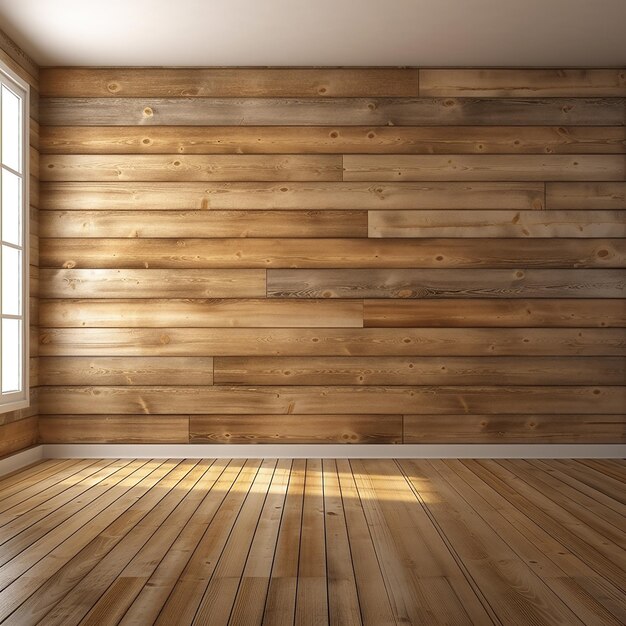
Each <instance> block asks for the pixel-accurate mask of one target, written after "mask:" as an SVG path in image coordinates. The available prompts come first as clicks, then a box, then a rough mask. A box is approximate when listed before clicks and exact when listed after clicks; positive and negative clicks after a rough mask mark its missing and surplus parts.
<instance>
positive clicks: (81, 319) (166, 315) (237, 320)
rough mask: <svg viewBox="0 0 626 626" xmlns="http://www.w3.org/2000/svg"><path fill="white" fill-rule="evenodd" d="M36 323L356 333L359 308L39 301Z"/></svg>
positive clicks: (255, 302)
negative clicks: (300, 329)
mask: <svg viewBox="0 0 626 626" xmlns="http://www.w3.org/2000/svg"><path fill="white" fill-rule="evenodd" d="M39 320H40V323H41V324H42V325H43V326H48V327H56V328H62V327H75V328H84V327H89V328H97V327H103V328H106V327H136V326H140V327H166V328H167V327H178V328H185V327H189V328H202V327H209V328H219V327H225V328H231V327H232V328H235V327H244V328H246V327H248V328H263V327H266V328H275V327H284V328H326V327H328V328H344V327H345V328H360V327H362V326H363V303H362V302H359V301H355V300H344V301H337V300H332V301H331V300H306V301H304V300H298V301H296V300H292V299H285V300H277V299H274V298H272V299H260V298H258V299H254V298H250V299H239V298H229V299H194V300H189V299H185V300H175V299H166V300H155V299H150V300H115V299H112V300H104V301H103V300H58V299H54V300H43V301H42V303H41V305H40V311H39Z"/></svg>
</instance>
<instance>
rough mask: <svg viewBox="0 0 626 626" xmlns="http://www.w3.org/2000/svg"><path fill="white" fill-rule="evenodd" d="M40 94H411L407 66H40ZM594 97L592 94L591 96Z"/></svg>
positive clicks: (411, 72) (412, 73) (413, 77)
mask: <svg viewBox="0 0 626 626" xmlns="http://www.w3.org/2000/svg"><path fill="white" fill-rule="evenodd" d="M40 81H41V87H40V89H41V94H42V95H43V96H60V97H63V98H71V97H81V98H106V97H120V96H123V97H133V98H136V97H151V96H156V97H169V98H173V97H222V98H223V97H229V98H257V97H265V98H267V97H275V98H278V97H280V98H299V97H319V96H324V97H356V96H367V97H372V96H402V97H405V96H417V95H418V89H417V88H418V85H417V81H418V70H417V69H412V68H406V69H401V68H264V69H263V70H259V69H258V68H226V67H223V68H222V67H220V68H176V69H174V68H128V67H117V68H78V67H76V68H75V67H72V68H67V67H53V68H44V69H43V70H42V71H41V73H40ZM593 95H595V94H593Z"/></svg>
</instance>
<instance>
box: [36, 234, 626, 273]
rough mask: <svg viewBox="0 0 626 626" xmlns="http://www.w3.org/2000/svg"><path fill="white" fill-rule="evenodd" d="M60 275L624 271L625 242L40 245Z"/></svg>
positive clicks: (44, 261)
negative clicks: (86, 271) (74, 271)
mask: <svg viewBox="0 0 626 626" xmlns="http://www.w3.org/2000/svg"><path fill="white" fill-rule="evenodd" d="M40 244H41V250H40V264H41V266H42V267H54V268H68V269H71V268H94V269H95V268H102V269H105V268H119V269H133V268H134V269H141V268H154V269H159V268H160V269H181V270H182V269H185V268H189V269H193V268H198V269H200V268H242V269H245V268H355V269H358V268H407V267H412V268H471V267H477V268H506V267H513V268H519V267H525V268H532V267H536V268H550V267H553V268H595V267H598V268H603V267H604V268H611V267H613V268H619V267H626V240H624V239H583V238H578V239H547V238H544V239H539V238H537V239H530V238H528V239H523V238H517V239H495V238H486V239H485V238H423V239H410V238H402V239H384V238H371V239H358V238H351V239H308V238H307V239H274V238H265V239H264V238H237V239H138V238H126V239H88V238H85V239H73V238H65V239H59V238H53V239H41V241H40Z"/></svg>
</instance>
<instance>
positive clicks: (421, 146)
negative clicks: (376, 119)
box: [40, 126, 626, 154]
mask: <svg viewBox="0 0 626 626" xmlns="http://www.w3.org/2000/svg"><path fill="white" fill-rule="evenodd" d="M40 146H41V153H42V154H363V153H367V154H609V153H617V154H622V153H624V152H626V128H625V127H624V126H588V127H586V126H444V127H437V128H433V127H429V126H395V127H389V126H371V127H368V126H365V127H359V126H326V127H324V126H254V127H250V126H247V127H241V126H194V127H189V126H150V127H138V126H45V127H44V128H43V131H42V134H41V143H40Z"/></svg>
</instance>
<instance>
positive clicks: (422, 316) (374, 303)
mask: <svg viewBox="0 0 626 626" xmlns="http://www.w3.org/2000/svg"><path fill="white" fill-rule="evenodd" d="M363 321H364V325H365V326H366V327H391V328H394V327H411V326H439V327H448V326H450V327H463V326H469V327H507V326H508V327H522V328H523V327H535V328H536V327H542V326H546V327H572V328H577V327H579V328H585V327H587V328H594V327H596V328H611V327H614V328H623V327H626V302H624V301H623V300H621V299H620V300H606V299H602V298H595V299H593V300H589V299H587V300H581V299H568V300H566V301H563V300H551V299H545V300H536V299H533V300H525V299H522V298H520V299H515V300H511V299H505V298H502V299H486V298H485V299H482V300H474V299H473V300H463V299H458V300H452V301H450V300H400V301H397V300H391V301H390V300H365V301H364V302H363Z"/></svg>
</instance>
